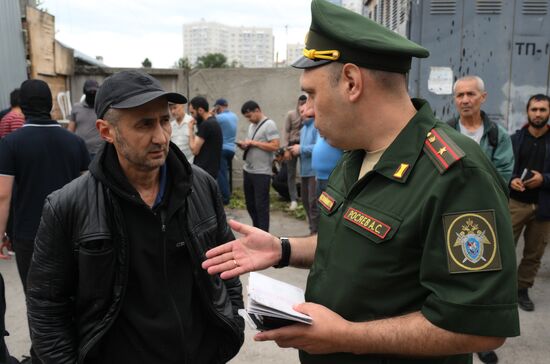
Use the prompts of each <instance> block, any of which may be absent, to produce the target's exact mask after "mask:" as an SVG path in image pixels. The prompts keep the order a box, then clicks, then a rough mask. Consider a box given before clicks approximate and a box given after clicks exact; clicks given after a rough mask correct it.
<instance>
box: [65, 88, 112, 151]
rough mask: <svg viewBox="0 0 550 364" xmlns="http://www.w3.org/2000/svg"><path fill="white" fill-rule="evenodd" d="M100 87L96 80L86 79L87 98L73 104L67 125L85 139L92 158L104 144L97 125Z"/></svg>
mask: <svg viewBox="0 0 550 364" xmlns="http://www.w3.org/2000/svg"><path fill="white" fill-rule="evenodd" d="M98 88H99V84H98V83H97V81H96V80H86V82H84V89H83V91H84V95H85V99H84V100H83V101H82V102H79V103H77V104H75V105H74V106H73V110H72V111H71V117H70V121H69V125H68V126H67V129H69V130H70V131H72V132H74V133H75V134H76V135H78V136H79V137H81V138H82V139H84V141H85V142H86V148H88V152H89V153H90V158H92V159H93V157H94V156H95V155H96V154H97V152H98V150H99V148H100V147H101V145H102V144H103V139H101V137H100V136H99V133H98V132H97V129H96V127H95V121H96V120H97V115H96V114H95V110H94V102H95V95H96V93H97V89H98Z"/></svg>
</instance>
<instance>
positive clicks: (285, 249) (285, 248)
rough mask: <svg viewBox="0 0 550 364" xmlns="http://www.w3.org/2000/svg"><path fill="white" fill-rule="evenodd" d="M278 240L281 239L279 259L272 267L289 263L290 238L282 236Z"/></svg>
mask: <svg viewBox="0 0 550 364" xmlns="http://www.w3.org/2000/svg"><path fill="white" fill-rule="evenodd" d="M279 240H281V260H279V263H277V264H276V265H274V266H273V268H284V267H288V265H289V264H290V240H288V238H285V237H282V236H281V237H280V238H279Z"/></svg>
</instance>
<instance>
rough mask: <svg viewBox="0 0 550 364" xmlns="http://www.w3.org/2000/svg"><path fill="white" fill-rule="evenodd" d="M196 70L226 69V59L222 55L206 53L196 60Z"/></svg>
mask: <svg viewBox="0 0 550 364" xmlns="http://www.w3.org/2000/svg"><path fill="white" fill-rule="evenodd" d="M196 66H197V68H226V67H228V65H227V57H226V56H224V55H223V54H222V53H208V54H205V55H204V56H201V57H199V58H198V59H197V64H196Z"/></svg>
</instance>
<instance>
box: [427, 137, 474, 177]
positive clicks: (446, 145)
mask: <svg viewBox="0 0 550 364" xmlns="http://www.w3.org/2000/svg"><path fill="white" fill-rule="evenodd" d="M424 153H426V155H427V156H428V157H429V158H430V160H431V161H432V162H433V164H435V166H436V167H437V170H438V171H439V173H440V174H443V173H445V171H447V170H448V169H449V168H450V167H451V166H452V165H453V164H454V163H456V162H457V161H459V160H460V159H462V157H464V155H465V153H464V151H463V150H462V149H460V148H459V147H458V145H456V143H455V142H454V141H453V140H452V139H451V138H450V137H449V136H448V135H447V134H446V133H445V132H444V131H443V130H442V129H441V128H433V129H432V130H430V131H429V132H428V135H427V136H426V140H424Z"/></svg>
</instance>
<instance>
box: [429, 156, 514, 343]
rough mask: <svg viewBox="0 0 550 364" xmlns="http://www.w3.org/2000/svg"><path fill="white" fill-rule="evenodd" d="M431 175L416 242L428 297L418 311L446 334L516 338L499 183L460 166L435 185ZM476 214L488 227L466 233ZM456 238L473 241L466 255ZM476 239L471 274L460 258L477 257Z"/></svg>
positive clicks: (510, 251) (507, 224) (509, 237)
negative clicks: (419, 244) (419, 246)
mask: <svg viewBox="0 0 550 364" xmlns="http://www.w3.org/2000/svg"><path fill="white" fill-rule="evenodd" d="M438 177H439V179H440V181H439V182H438V181H437V180H435V181H434V188H433V190H432V191H431V193H430V196H431V197H430V198H429V199H428V201H429V202H428V203H427V204H426V205H425V206H424V207H423V212H422V215H423V217H422V219H423V220H424V221H425V224H426V225H424V228H423V232H422V233H423V234H424V236H423V237H421V239H422V240H423V241H424V247H423V253H422V259H421V265H420V282H421V284H422V286H424V287H425V288H426V289H427V290H428V291H429V292H430V293H429V295H428V297H427V299H426V301H425V302H424V305H423V307H422V309H421V310H422V313H423V315H424V316H425V317H426V318H427V319H428V320H429V321H430V322H431V323H433V324H434V325H436V326H438V327H441V328H443V329H446V330H449V331H453V332H458V333H464V334H471V335H481V336H499V337H511V336H517V335H519V318H518V312H517V278H516V259H515V249H514V241H513V234H512V227H511V226H512V224H511V220H510V214H509V212H508V204H507V198H506V195H505V191H504V190H503V186H502V184H500V183H499V181H498V178H496V174H495V173H491V171H489V170H488V168H487V170H483V169H480V168H474V167H470V168H467V167H464V165H457V166H453V167H452V169H451V170H449V171H447V172H446V173H445V175H443V176H436V177H434V179H435V178H438ZM441 181H442V182H441ZM479 216H484V218H487V217H489V218H488V224H486V225H485V226H482V227H481V228H477V229H474V228H471V229H470V227H471V226H474V225H475V224H477V221H481V220H480V219H478V218H477V217H479ZM491 216H492V218H493V220H491ZM470 217H473V218H471V219H470ZM453 219H454V220H453ZM476 219H477V220H476ZM445 221H447V224H446V223H445ZM449 221H452V222H453V224H452V225H450V226H451V228H449V224H448V222H449ZM472 224H473V225H472ZM470 225H471V226H470ZM481 225H483V224H481ZM490 231H494V234H493V233H490ZM460 233H465V235H468V234H470V235H468V236H471V237H472V240H471V242H473V245H472V246H470V247H471V251H470V250H468V246H467V245H462V244H461V243H465V242H466V243H467V242H470V240H468V239H465V240H464V239H461V238H460V236H461V235H460ZM465 235H462V237H464V236H465ZM493 236H494V237H495V238H494V239H493ZM466 237H467V236H466ZM485 238H487V239H486V240H484V239H485ZM476 241H479V242H480V244H479V245H480V246H482V247H483V249H485V250H484V253H483V254H481V259H479V261H478V262H477V263H476V264H477V266H476V267H477V268H476V269H471V266H472V264H471V263H470V261H468V258H467V254H468V252H471V253H472V256H473V257H474V258H475V257H476V255H475V253H476V250H475V247H476V245H475V242H476ZM491 244H492V245H491ZM463 249H466V250H463ZM492 251H494V253H495V254H494V255H493V254H492ZM477 252H479V251H477ZM469 258H470V259H471V258H472V257H471V256H469ZM477 258H479V256H477ZM469 265H470V267H468V266H469ZM461 267H465V268H461Z"/></svg>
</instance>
